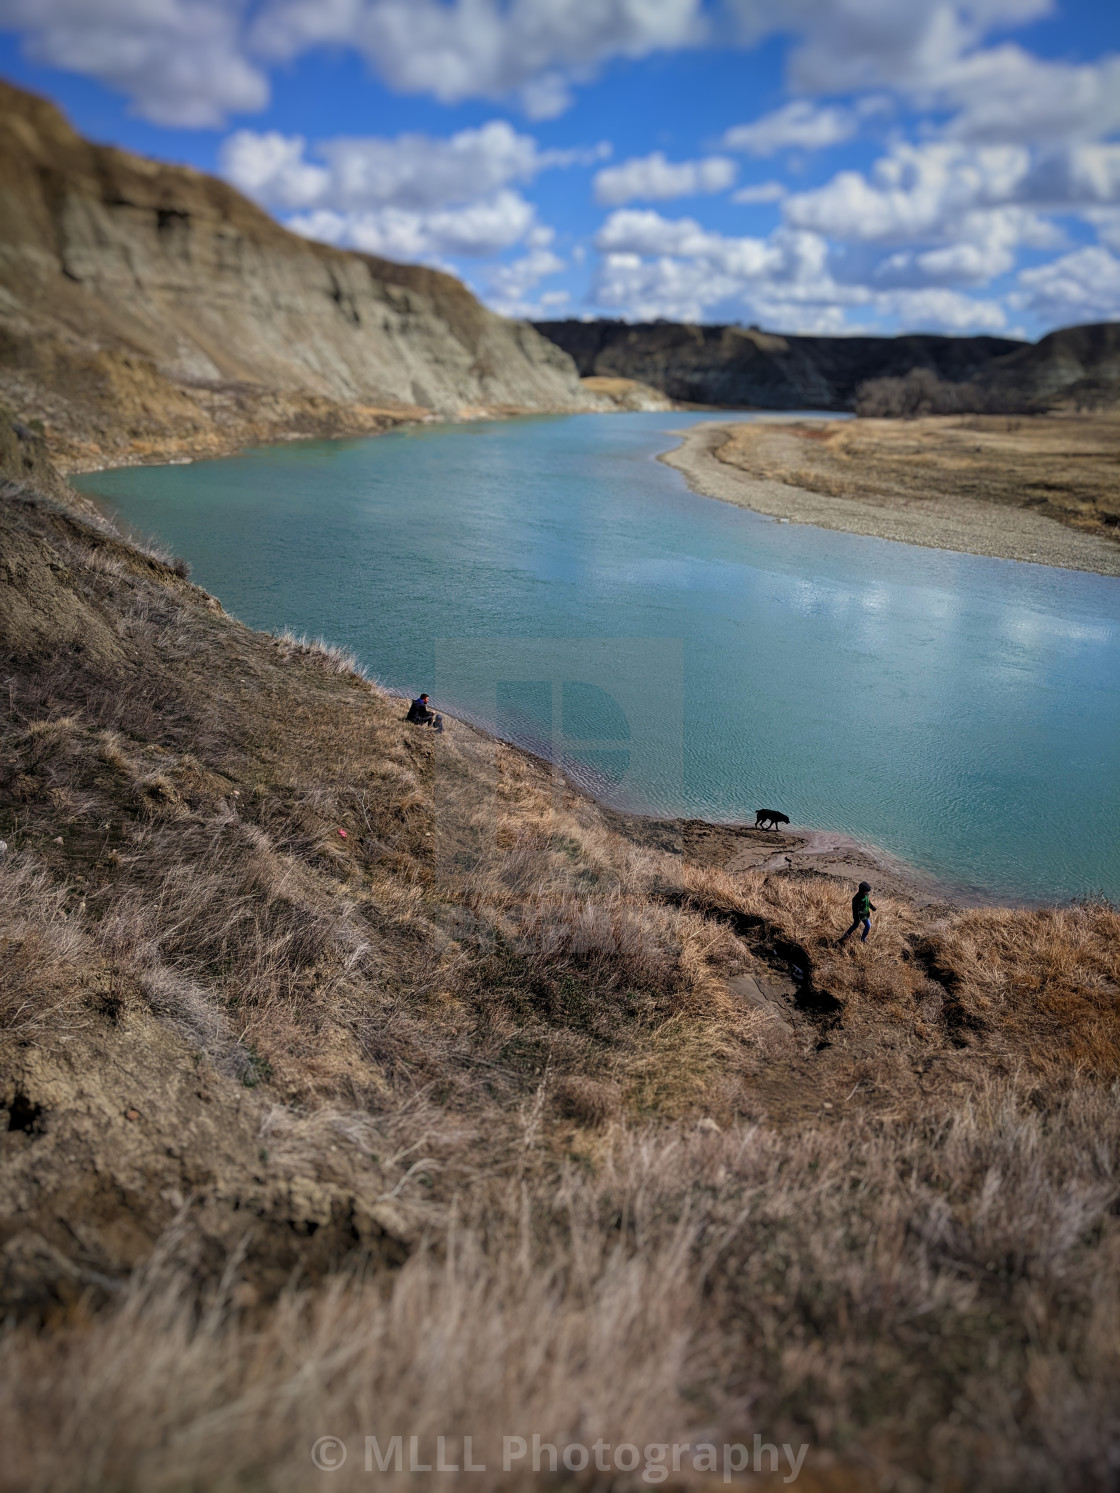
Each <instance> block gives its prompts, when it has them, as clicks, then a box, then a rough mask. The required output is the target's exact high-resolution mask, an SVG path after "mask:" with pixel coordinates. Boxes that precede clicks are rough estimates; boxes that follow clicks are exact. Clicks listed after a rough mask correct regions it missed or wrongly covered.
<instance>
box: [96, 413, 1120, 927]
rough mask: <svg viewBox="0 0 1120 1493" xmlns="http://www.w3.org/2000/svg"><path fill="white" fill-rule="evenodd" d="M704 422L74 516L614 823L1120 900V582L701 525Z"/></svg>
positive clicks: (269, 459) (801, 530) (845, 539)
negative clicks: (136, 542) (308, 641)
mask: <svg viewBox="0 0 1120 1493" xmlns="http://www.w3.org/2000/svg"><path fill="white" fill-rule="evenodd" d="M704 418H713V417H710V416H701V415H686V414H619V415H577V416H566V417H547V418H539V419H517V420H509V421H503V422H500V423H498V422H496V423H492V424H486V423H483V424H471V425H447V426H427V427H422V428H419V429H414V430H406V431H398V432H395V433H393V434H390V435H386V436H381V437H379V438H377V439H370V440H355V441H340V442H312V443H304V442H301V443H298V444H291V445H284V446H272V447H268V448H264V449H260V450H255V451H250V452H247V453H245V454H243V455H240V456H237V457H232V458H229V459H226V460H220V461H207V462H199V463H196V464H194V465H187V466H167V467H147V468H131V469H124V470H119V471H110V472H99V473H94V474H90V475H88V476H85V477H83V478H81V479H80V481H79V483H78V485H79V486H80V487H81V488H82V489H83V490H84V491H86V492H87V493H90V494H91V495H94V496H97V497H98V498H100V499H101V500H102V502H103V503H105V505H106V506H107V507H109V508H110V509H112V510H115V511H116V512H117V513H118V514H119V515H120V516H121V517H122V518H123V519H124V520H125V522H126V523H127V524H129V525H130V526H131V527H132V528H133V529H134V530H137V531H139V532H140V533H142V534H154V535H157V536H158V537H159V538H160V539H162V540H164V541H166V542H167V543H168V544H170V545H171V547H172V548H173V549H174V550H175V552H176V553H177V554H180V555H183V556H185V557H186V558H187V559H189V560H190V561H191V563H192V566H193V567H194V577H195V579H196V580H197V581H198V582H199V583H200V584H201V585H203V586H205V587H206V588H207V589H208V590H210V591H213V592H214V593H215V594H216V595H217V596H219V597H220V598H221V600H222V602H223V603H224V605H225V606H226V607H227V609H228V610H229V611H231V612H233V613H234V614H236V615H237V616H239V617H241V618H242V619H243V620H244V621H245V622H248V623H250V624H251V625H252V626H254V627H259V628H267V629H270V630H279V629H281V628H284V627H292V628H294V629H295V630H296V631H297V632H306V633H309V634H312V635H322V636H324V637H326V638H327V639H329V640H331V641H333V642H336V643H341V644H344V645H346V646H348V647H350V648H352V649H353V650H354V652H355V653H356V654H357V655H358V657H359V658H360V659H361V661H362V663H363V664H365V665H366V667H367V668H368V669H369V671H370V672H371V674H373V675H374V676H375V677H377V678H378V679H379V680H380V681H381V682H382V683H383V684H385V685H387V686H390V687H392V688H395V689H399V690H402V691H409V692H415V691H419V690H420V689H427V690H428V691H429V692H430V693H431V695H432V696H433V701H434V703H435V704H437V705H439V704H443V705H444V706H446V707H447V708H448V710H449V711H451V712H452V713H454V714H460V715H463V716H466V717H468V718H470V719H473V720H475V721H478V722H479V723H481V724H484V725H486V726H488V727H490V728H491V729H495V730H497V731H499V732H500V733H501V734H503V735H505V736H507V737H510V738H512V739H515V740H518V741H520V742H521V743H523V744H525V745H527V746H529V747H532V748H534V749H535V750H538V751H543V752H546V753H551V754H553V755H555V756H557V757H558V758H560V759H561V760H563V761H564V763H565V765H566V766H567V768H568V769H569V770H570V771H572V772H573V773H574V774H575V776H577V777H578V778H580V779H581V780H582V781H583V782H585V783H586V784H587V785H588V786H589V787H591V788H592V789H593V790H594V791H596V792H597V793H599V794H600V795H601V796H603V797H605V798H608V799H610V800H612V801H614V802H617V803H619V804H623V805H629V806H631V807H638V808H642V809H648V810H653V811H657V812H660V813H668V814H674V815H675V814H690V815H696V816H702V817H707V818H713V819H721V820H731V819H738V818H742V817H745V816H748V815H751V816H753V813H754V810H755V809H756V808H760V807H767V808H770V807H773V808H777V809H781V810H782V811H784V812H785V813H787V814H788V815H789V816H790V817H791V819H792V821H793V823H794V824H796V825H806V826H811V827H814V828H820V829H832V830H840V831H844V832H846V833H848V834H850V835H853V836H854V837H855V838H857V839H859V840H861V841H864V842H867V843H870V844H874V845H877V846H880V847H882V848H884V849H886V850H887V851H889V852H891V853H892V854H893V855H895V856H897V857H899V858H901V859H902V860H904V861H907V862H909V863H911V864H913V865H915V866H916V867H919V868H921V869H922V870H924V871H926V872H927V873H930V874H932V875H933V876H935V877H937V878H939V879H940V880H942V881H944V882H946V883H948V884H950V885H951V886H954V887H957V888H960V889H976V890H980V891H982V892H985V893H989V894H992V895H996V896H1010V897H1015V898H1023V899H1027V900H1035V899H1048V898H1053V897H1059V898H1062V897H1070V896H1078V895H1085V894H1091V893H1094V892H1098V891H1100V892H1104V893H1106V894H1107V895H1109V896H1112V897H1114V898H1115V897H1118V896H1120V581H1117V580H1116V579H1114V578H1109V577H1104V576H1097V575H1088V574H1083V573H1080V572H1075V571H1067V570H1057V569H1051V568H1049V567H1046V566H1040V565H1024V564H1019V563H1016V562H1015V561H1009V560H992V559H987V558H982V557H979V556H974V555H960V554H953V553H950V552H948V551H942V550H929V549H921V548H918V547H915V546H910V545H904V544H898V543H892V542H890V541H887V540H879V539H871V538H865V537H862V536H859V535H853V534H843V533H835V532H832V531H830V530H824V529H816V528H810V527H808V526H804V525H797V524H783V523H777V522H774V521H773V520H771V519H767V518H763V517H760V516H759V515H756V514H753V513H749V512H747V511H745V510H742V509H738V508H734V507H731V506H730V505H728V504H724V503H720V502H717V501H714V500H712V499H708V498H703V497H698V496H697V495H695V494H694V493H691V492H690V491H689V490H688V489H687V487H686V486H685V483H684V480H683V478H682V477H681V476H680V475H679V474H678V473H676V472H675V471H673V470H671V469H669V468H667V467H665V466H664V465H663V464H662V463H659V462H657V461H656V460H655V456H656V454H657V452H659V451H664V450H667V449H669V448H670V447H671V446H672V445H673V444H674V438H673V436H672V435H671V434H670V432H671V431H674V430H679V429H681V428H683V427H684V426H686V425H690V424H693V423H694V422H695V421H696V420H698V419H704ZM722 418H726V416H723V417H722Z"/></svg>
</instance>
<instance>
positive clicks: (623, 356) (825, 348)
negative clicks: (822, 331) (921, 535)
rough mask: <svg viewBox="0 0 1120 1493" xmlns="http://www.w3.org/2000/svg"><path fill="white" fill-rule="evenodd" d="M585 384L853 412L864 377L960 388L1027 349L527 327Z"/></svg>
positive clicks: (678, 328)
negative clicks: (922, 377)
mask: <svg viewBox="0 0 1120 1493" xmlns="http://www.w3.org/2000/svg"><path fill="white" fill-rule="evenodd" d="M535 325H536V328H537V331H538V332H542V333H543V334H544V335H545V336H546V337H548V338H550V339H551V341H553V342H555V343H556V345H557V346H558V347H561V348H563V350H564V351H565V352H566V353H569V354H570V355H571V356H572V358H574V359H575V363H576V366H577V367H578V369H579V371H580V374H581V376H582V377H584V378H588V377H592V376H600V377H614V378H619V377H621V378H632V379H637V380H639V381H640V382H642V383H645V384H651V385H652V386H653V387H654V388H655V389H660V390H661V391H662V392H663V393H665V394H668V395H669V396H670V397H671V398H673V399H682V400H687V401H690V402H692V403H695V404H717V405H726V406H728V407H738V408H743V407H746V406H751V405H753V406H756V407H758V408H760V409H791V408H801V409H810V408H811V409H829V410H849V409H853V408H854V407H855V401H856V393H857V391H858V390H859V387H860V385H861V384H863V383H866V382H867V381H868V380H870V379H877V378H889V377H894V378H902V377H905V375H906V374H908V373H909V372H910V371H911V369H914V368H923V369H928V370H929V371H930V372H932V373H933V374H934V375H935V376H936V377H937V378H938V379H942V380H946V381H948V382H950V383H960V382H963V381H964V380H966V379H972V378H973V377H974V376H976V375H977V374H979V373H981V371H982V370H984V369H986V368H988V367H989V365H990V364H991V363H992V360H993V359H997V358H1001V357H1006V356H1007V355H1017V354H1021V353H1023V352H1028V351H1031V349H1030V348H1029V347H1027V346H1025V345H1024V344H1023V343H1020V342H1014V341H1011V340H1010V339H1008V338H1006V337H933V336H909V337H783V336H779V335H778V334H776V333H772V332H762V331H759V330H757V329H756V328H745V327H729V326H690V325H680V324H676V323H673V322H652V323H644V324H636V325H630V324H629V323H627V322H622V321H592V322H581V321H541V322H537V323H535Z"/></svg>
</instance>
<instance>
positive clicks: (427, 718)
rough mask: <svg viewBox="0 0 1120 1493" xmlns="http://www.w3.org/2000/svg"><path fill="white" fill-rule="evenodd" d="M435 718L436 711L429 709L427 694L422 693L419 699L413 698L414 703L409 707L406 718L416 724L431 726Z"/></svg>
mask: <svg viewBox="0 0 1120 1493" xmlns="http://www.w3.org/2000/svg"><path fill="white" fill-rule="evenodd" d="M434 719H435V711H434V710H429V709H428V697H427V695H420V696H419V697H418V698H417V699H415V700H413V702H412V704H411V705H410V706H409V707H408V714H407V715H406V716H405V720H406V721H409V722H411V724H412V725H414V726H429V725H431V723H432V721H433V720H434Z"/></svg>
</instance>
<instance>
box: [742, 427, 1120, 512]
mask: <svg viewBox="0 0 1120 1493" xmlns="http://www.w3.org/2000/svg"><path fill="white" fill-rule="evenodd" d="M719 458H720V460H721V461H723V462H725V463H728V464H729V465H731V466H735V467H739V468H740V469H741V470H743V471H745V472H748V473H750V474H751V475H752V476H759V477H770V478H774V479H776V480H777V481H780V482H786V483H789V484H790V485H791V486H793V487H799V488H804V489H807V490H808V491H810V492H818V493H824V494H826V495H828V496H833V497H841V498H858V499H862V500H864V501H871V502H875V503H886V504H892V503H896V502H898V501H900V500H904V501H905V502H907V503H910V504H915V503H921V502H923V501H931V500H935V499H937V498H939V497H947V498H952V499H959V498H970V499H977V500H980V501H982V502H985V503H999V504H1006V505H1010V506H1012V507H1025V508H1032V509H1035V510H1036V511H1038V512H1040V513H1043V514H1046V515H1047V516H1049V517H1050V518H1055V519H1058V520H1059V521H1060V522H1061V523H1065V524H1069V525H1071V526H1072V527H1074V528H1081V529H1086V530H1089V531H1091V532H1094V533H1097V534H1100V535H1102V536H1104V537H1106V538H1112V539H1115V538H1116V536H1117V525H1118V524H1120V500H1118V492H1120V489H1118V487H1117V481H1116V477H1117V462H1118V460H1120V415H1117V414H1116V413H1115V412H1112V413H1109V412H1099V413H1096V414H1081V415H1077V414H1071V413H1063V414H1053V415H1027V416H1021V417H1020V416H1014V417H1007V416H1002V415H940V416H938V415H927V416H923V417H922V418H919V419H914V420H903V421H898V420H884V419H860V420H853V421H850V422H836V421H832V422H828V423H825V422H820V421H815V422H814V421H804V422H797V423H791V424H784V425H762V424H755V425H738V426H733V427H731V428H730V437H729V440H728V441H727V442H726V443H725V444H724V445H723V446H721V447H720V450H719Z"/></svg>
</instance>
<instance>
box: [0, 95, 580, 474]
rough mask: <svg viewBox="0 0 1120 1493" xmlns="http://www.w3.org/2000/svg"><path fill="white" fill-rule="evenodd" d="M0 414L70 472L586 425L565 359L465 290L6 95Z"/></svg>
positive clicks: (1, 153) (37, 102)
mask: <svg viewBox="0 0 1120 1493" xmlns="http://www.w3.org/2000/svg"><path fill="white" fill-rule="evenodd" d="M0 398H3V399H4V400H5V401H6V402H7V403H8V404H9V405H10V406H11V407H12V408H13V409H14V411H15V412H16V414H17V415H18V416H20V417H21V418H23V419H30V418H33V417H41V418H43V419H44V421H45V423H46V426H47V433H48V436H49V438H50V440H51V444H52V447H53V449H54V450H55V452H56V453H57V455H58V456H59V457H60V458H61V460H62V461H63V463H64V464H66V465H68V466H70V467H75V466H81V465H96V464H99V463H101V462H105V461H110V460H111V461H120V460H128V459H144V458H146V457H151V458H155V457H157V456H160V455H169V454H174V453H175V452H176V451H178V450H182V451H200V450H210V449H213V450H220V449H229V448H230V447H231V446H235V445H237V444H240V443H242V442H244V441H245V440H251V439H262V438H267V437H268V436H270V435H273V436H275V435H279V434H292V433H296V434H299V433H306V434H315V433H332V434H333V433H341V432H346V431H354V432H357V431H363V430H371V429H378V428H381V427H383V426H384V425H386V424H389V423H392V422H394V421H396V420H400V419H406V418H415V417H417V416H418V415H437V416H443V417H454V416H458V415H462V414H477V413H481V412H484V411H494V412H503V413H504V412H507V411H512V410H541V409H571V408H578V407H583V406H584V397H583V396H582V394H581V392H580V388H579V380H578V377H577V375H576V371H575V368H574V366H573V364H572V361H571V359H570V358H569V357H568V356H567V355H566V354H565V353H563V352H562V351H560V350H559V349H558V348H557V347H556V346H555V345H554V344H553V343H552V342H550V341H548V340H547V339H545V338H543V337H541V336H540V335H539V334H538V333H537V332H536V331H535V330H534V329H533V328H532V327H530V326H529V325H527V324H525V323H517V322H510V321H507V320H505V319H504V318H502V317H499V316H496V315H495V314H494V313H492V312H490V311H487V310H486V309H485V308H484V307H483V306H481V305H480V304H479V303H478V301H476V300H475V298H474V297H473V296H472V295H471V294H470V293H469V292H468V291H467V290H466V289H465V287H463V286H462V285H461V284H459V282H458V281H456V280H454V279H452V278H451V277H450V276H448V275H444V274H440V273H439V272H438V271H435V270H428V269H423V268H420V267H417V266H408V265H396V264H391V263H388V262H387V261H384V260H379V259H374V258H372V257H370V256H368V255H363V254H353V253H347V252H344V251H341V250H337V249H332V248H330V247H328V246H326V245H322V244H315V243H310V242H308V241H307V240H305V239H302V238H299V237H298V236H297V235H295V234H291V233H289V232H287V231H286V230H285V229H283V228H281V227H279V226H278V225H277V224H276V223H274V222H273V221H272V220H271V219H270V218H269V217H268V216H267V215H266V214H264V213H263V212H261V211H260V210H259V209H257V208H256V207H254V206H253V205H252V204H251V203H250V202H248V201H247V200H246V199H245V198H244V197H242V196H241V195H240V194H239V193H237V192H235V191H234V190H233V189H232V188H231V187H229V186H227V185H226V184H225V183H223V182H220V181H218V180H216V179H214V178H212V177H208V176H204V175H202V174H200V173H198V172H196V171H193V170H190V169H188V168H183V167H175V166H166V165H161V164H157V163H156V162H153V161H148V160H145V159H143V158H141V157H137V156H133V155H129V154H127V153H125V152H123V151H119V150H114V149H109V148H106V147H102V146H96V145H91V144H89V143H88V142H87V141H85V140H83V139H81V138H80V137H79V136H78V135H77V134H75V132H74V131H73V130H72V129H71V128H70V127H69V125H68V124H67V123H66V121H65V120H64V119H63V117H62V116H61V115H60V114H59V113H58V111H57V110H56V109H55V108H54V107H53V106H52V105H50V104H48V103H46V102H44V101H43V100H41V99H38V98H36V97H34V96H33V95H30V94H27V93H23V92H21V91H20V90H17V89H14V88H11V87H8V86H7V85H2V84H0Z"/></svg>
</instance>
